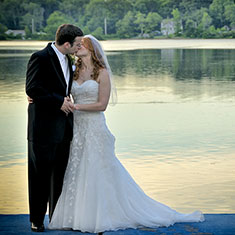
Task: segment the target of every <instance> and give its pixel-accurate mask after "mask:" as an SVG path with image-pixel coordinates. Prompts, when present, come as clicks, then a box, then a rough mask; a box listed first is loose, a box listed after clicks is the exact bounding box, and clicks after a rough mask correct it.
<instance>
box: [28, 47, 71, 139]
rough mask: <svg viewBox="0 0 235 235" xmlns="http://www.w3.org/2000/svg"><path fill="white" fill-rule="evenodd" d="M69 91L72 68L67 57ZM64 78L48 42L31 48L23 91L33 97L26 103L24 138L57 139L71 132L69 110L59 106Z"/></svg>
mask: <svg viewBox="0 0 235 235" xmlns="http://www.w3.org/2000/svg"><path fill="white" fill-rule="evenodd" d="M68 61H69V63H68V64H69V69H70V81H69V87H68V92H69V94H70V90H71V86H72V80H73V71H72V65H71V60H70V59H69V57H68ZM66 86H67V85H66V82H65V78H64V74H63V71H62V68H61V66H60V62H59V59H58V57H57V55H56V53H55V51H54V50H53V48H52V47H51V43H49V44H48V45H47V47H46V48H44V49H43V50H41V51H38V52H35V53H34V54H33V55H32V56H31V58H30V60H29V63H28V67H27V73H26V93H27V95H28V96H30V97H31V98H33V103H32V104H29V106H28V140H29V141H33V142H38V143H60V142H61V141H62V140H63V139H64V138H66V139H69V140H71V139H72V136H73V114H72V113H70V114H69V115H68V116H66V114H65V113H64V112H63V111H61V110H60V108H61V106H62V104H63V102H64V97H66V96H67V94H66Z"/></svg>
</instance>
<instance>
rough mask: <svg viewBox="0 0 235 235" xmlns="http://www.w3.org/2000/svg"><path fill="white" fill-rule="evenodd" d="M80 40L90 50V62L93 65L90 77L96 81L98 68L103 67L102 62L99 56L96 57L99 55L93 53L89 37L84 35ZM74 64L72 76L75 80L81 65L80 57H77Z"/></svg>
mask: <svg viewBox="0 0 235 235" xmlns="http://www.w3.org/2000/svg"><path fill="white" fill-rule="evenodd" d="M82 40H83V42H82V43H83V45H84V47H86V48H87V49H88V50H89V51H90V52H91V58H92V62H93V65H94V69H93V73H92V75H91V77H92V79H94V80H95V81H97V78H98V76H99V72H100V69H103V68H105V66H104V63H103V64H102V62H103V61H101V60H100V58H97V56H99V55H98V54H96V53H95V50H94V48H93V45H92V43H91V39H90V38H88V37H84V38H83V39H82ZM100 57H101V55H100ZM75 65H76V70H75V72H74V77H73V78H74V80H77V79H78V78H79V70H80V69H81V67H82V59H81V58H80V57H78V59H77V62H76V63H75Z"/></svg>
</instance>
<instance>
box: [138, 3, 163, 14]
mask: <svg viewBox="0 0 235 235" xmlns="http://www.w3.org/2000/svg"><path fill="white" fill-rule="evenodd" d="M133 5H134V9H135V11H137V12H138V11H139V12H141V13H142V14H145V15H147V14H148V13H149V12H157V11H159V9H161V8H160V6H161V2H160V1H159V0H136V1H134V3H133Z"/></svg>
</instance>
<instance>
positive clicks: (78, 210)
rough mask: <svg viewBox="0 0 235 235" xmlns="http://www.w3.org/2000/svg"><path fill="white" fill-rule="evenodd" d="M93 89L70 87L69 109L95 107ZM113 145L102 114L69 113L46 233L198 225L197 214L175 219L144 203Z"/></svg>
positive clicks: (145, 198)
mask: <svg viewBox="0 0 235 235" xmlns="http://www.w3.org/2000/svg"><path fill="white" fill-rule="evenodd" d="M98 88H99V84H98V83H97V82H96V81H94V80H88V81H86V82H84V83H83V84H81V85H79V84H78V83H77V82H76V81H74V82H73V85H72V91H71V92H72V95H73V98H74V101H75V103H94V102H96V101H97V98H98ZM114 142H115V138H114V136H113V135H112V134H111V133H110V131H109V129H108V128H107V126H106V122H105V117H104V113H103V112H85V111H75V112H74V137H73V141H72V144H71V149H70V157H69V162H68V166H67V170H66V173H65V177H64V184H63V190H62V193H61V196H60V198H59V200H58V202H57V205H56V208H55V211H54V214H53V216H52V220H51V222H50V224H49V228H50V229H73V230H80V231H82V232H93V233H94V232H96V233H97V232H102V231H108V230H118V229H126V228H139V227H151V228H154V227H159V226H169V225H172V224H174V223H176V222H199V221H203V220H204V216H203V214H202V213H201V212H200V211H195V212H194V213H192V214H181V213H178V212H176V211H175V210H173V209H171V208H169V207H168V206H166V205H163V204H161V203H159V202H157V201H155V200H153V199H151V198H150V197H148V196H147V195H146V194H145V193H144V192H143V190H142V189H141V188H140V187H139V186H138V185H137V184H136V183H135V181H134V180H133V179H132V177H131V176H130V175H129V173H128V172H127V171H126V170H125V168H124V167H123V166H122V164H121V163H120V161H119V160H118V159H117V158H116V156H115V153H114Z"/></svg>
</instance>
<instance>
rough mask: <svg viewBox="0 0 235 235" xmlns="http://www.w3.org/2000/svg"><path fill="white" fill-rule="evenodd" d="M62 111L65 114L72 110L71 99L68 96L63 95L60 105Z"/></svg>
mask: <svg viewBox="0 0 235 235" xmlns="http://www.w3.org/2000/svg"><path fill="white" fill-rule="evenodd" d="M60 109H61V110H62V111H63V112H65V113H66V114H67V115H68V114H69V113H70V112H73V110H74V105H73V103H72V102H71V99H70V98H69V97H65V98H64V103H63V105H62V106H61V108H60Z"/></svg>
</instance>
